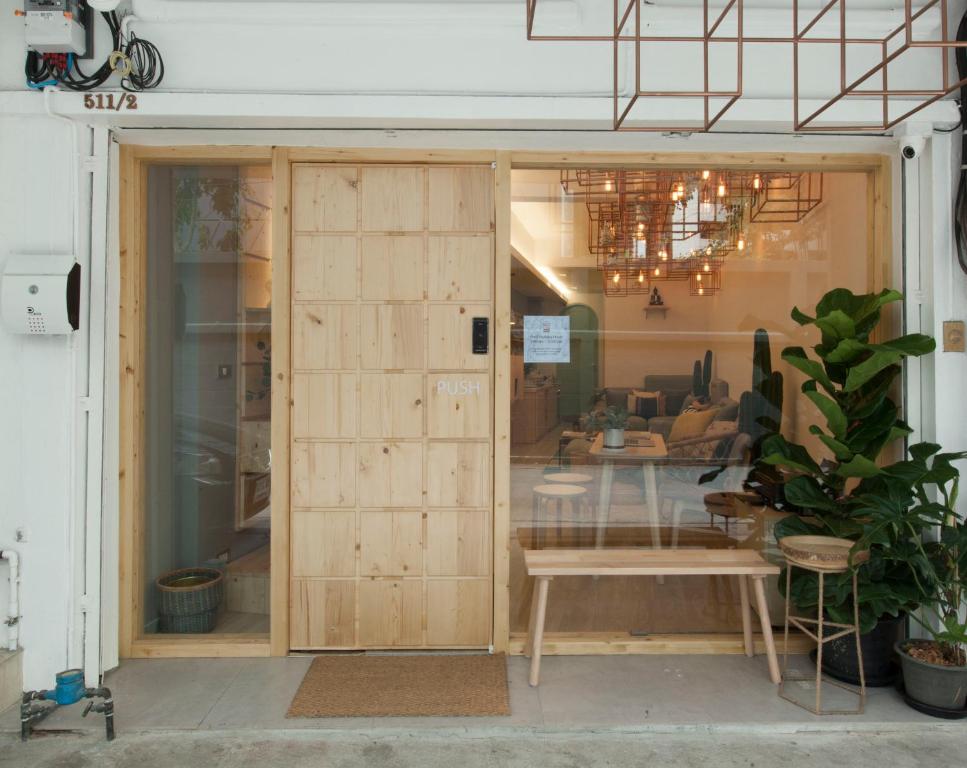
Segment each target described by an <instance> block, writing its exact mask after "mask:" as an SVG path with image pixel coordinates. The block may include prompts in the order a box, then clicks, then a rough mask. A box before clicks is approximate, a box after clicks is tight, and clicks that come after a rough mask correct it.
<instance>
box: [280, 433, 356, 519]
mask: <svg viewBox="0 0 967 768" xmlns="http://www.w3.org/2000/svg"><path fill="white" fill-rule="evenodd" d="M355 504H356V446H355V445H353V444H352V443H294V444H293V446H292V506H294V507H352V506H354V505H355Z"/></svg>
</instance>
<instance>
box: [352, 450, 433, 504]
mask: <svg viewBox="0 0 967 768" xmlns="http://www.w3.org/2000/svg"><path fill="white" fill-rule="evenodd" d="M357 476H358V481H359V490H358V494H357V495H358V498H359V506H361V507H419V506H421V505H422V504H423V445H422V443H396V442H393V443H389V442H385V443H360V445H359V468H358V470H357Z"/></svg>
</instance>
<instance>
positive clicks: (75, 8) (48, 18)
mask: <svg viewBox="0 0 967 768" xmlns="http://www.w3.org/2000/svg"><path fill="white" fill-rule="evenodd" d="M23 15H24V22H25V25H24V41H25V42H26V43H27V47H28V48H29V49H30V50H32V51H37V53H73V54H74V55H76V56H78V57H80V58H86V57H87V56H88V55H89V54H90V53H91V50H90V49H91V48H92V47H93V45H92V43H93V39H92V37H91V35H92V33H93V29H94V28H93V24H92V22H93V17H92V14H91V12H90V10H89V8H88V6H87V4H86V3H82V2H80V0H24V8H23Z"/></svg>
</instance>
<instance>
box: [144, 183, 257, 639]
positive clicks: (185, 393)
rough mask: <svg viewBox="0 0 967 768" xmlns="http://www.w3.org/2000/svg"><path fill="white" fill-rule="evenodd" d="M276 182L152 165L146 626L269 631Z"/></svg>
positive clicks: (200, 630)
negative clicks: (272, 296) (273, 256)
mask: <svg viewBox="0 0 967 768" xmlns="http://www.w3.org/2000/svg"><path fill="white" fill-rule="evenodd" d="M271 210H272V178H271V169H270V168H269V167H267V166H167V165H166V166H160V165H159V166H152V167H150V168H149V171H148V184H147V242H146V246H147V259H146V262H147V263H146V306H145V314H146V318H147V322H146V325H147V332H146V361H145V363H146V365H145V370H146V376H145V379H144V381H145V384H144V386H145V435H144V449H145V511H144V515H145V519H144V527H143V531H142V545H143V555H142V556H143V561H142V563H143V568H142V574H143V577H144V583H143V610H142V617H141V618H142V630H143V632H144V633H145V634H154V633H175V634H182V633H192V634H194V633H207V632H216V633H231V634H238V633H258V634H264V633H267V632H268V631H269V537H270V530H269V495H270V487H271V466H270V453H269V439H270V426H271V421H270V419H271V413H270V403H271V397H270V387H271V379H270V366H271V327H272V308H271V301H270V297H271V265H272V262H271V216H270V214H271Z"/></svg>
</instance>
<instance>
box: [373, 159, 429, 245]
mask: <svg viewBox="0 0 967 768" xmlns="http://www.w3.org/2000/svg"><path fill="white" fill-rule="evenodd" d="M424 173H425V171H424V169H423V168H405V167H403V168H377V167H369V168H366V167H364V168H363V170H362V180H363V189H362V207H363V214H362V228H363V231H364V232H422V231H423V199H424V191H423V184H424V179H423V176H424Z"/></svg>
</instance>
